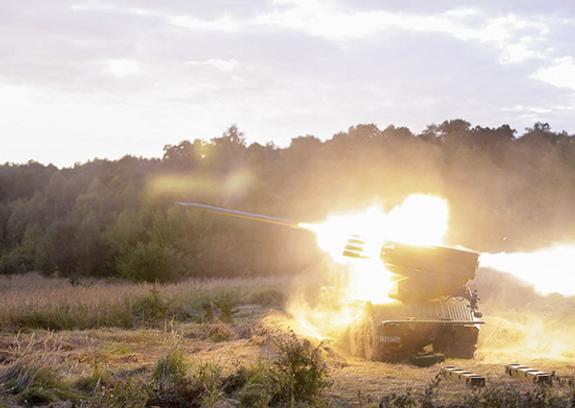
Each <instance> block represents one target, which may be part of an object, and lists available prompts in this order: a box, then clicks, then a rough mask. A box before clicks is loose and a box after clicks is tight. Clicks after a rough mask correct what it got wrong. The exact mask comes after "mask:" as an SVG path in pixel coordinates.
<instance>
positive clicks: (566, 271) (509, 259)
mask: <svg viewBox="0 0 575 408" xmlns="http://www.w3.org/2000/svg"><path fill="white" fill-rule="evenodd" d="M480 266H482V267H486V268H492V269H497V270H498V271H501V272H507V273H509V274H511V275H513V276H515V277H516V278H518V279H520V280H522V281H524V282H526V283H529V284H530V285H532V286H533V288H534V289H535V291H536V292H538V293H539V294H542V295H548V294H551V293H558V294H561V295H564V296H574V295H575V245H556V246H553V247H550V248H545V249H540V250H536V251H533V252H514V253H497V254H489V253H488V254H482V255H481V261H480Z"/></svg>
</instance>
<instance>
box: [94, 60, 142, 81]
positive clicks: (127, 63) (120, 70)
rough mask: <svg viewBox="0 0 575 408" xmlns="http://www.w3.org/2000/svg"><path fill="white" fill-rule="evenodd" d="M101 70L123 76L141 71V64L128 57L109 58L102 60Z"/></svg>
mask: <svg viewBox="0 0 575 408" xmlns="http://www.w3.org/2000/svg"><path fill="white" fill-rule="evenodd" d="M103 71H104V72H105V73H106V74H110V75H113V76H115V77H118V78H123V77H126V76H128V75H134V74H138V73H140V72H142V65H141V64H140V63H139V62H137V61H134V60H129V59H111V60H107V61H105V62H104V69H103Z"/></svg>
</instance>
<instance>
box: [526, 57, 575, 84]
mask: <svg viewBox="0 0 575 408" xmlns="http://www.w3.org/2000/svg"><path fill="white" fill-rule="evenodd" d="M531 77H532V78H534V79H538V80H540V81H543V82H546V83H548V84H551V85H553V86H557V87H561V88H569V89H571V90H573V91H575V58H573V57H571V56H569V57H563V58H559V59H557V60H555V61H554V63H553V64H552V65H550V66H547V67H544V68H540V69H539V70H537V71H536V72H535V73H534V74H533V75H531Z"/></svg>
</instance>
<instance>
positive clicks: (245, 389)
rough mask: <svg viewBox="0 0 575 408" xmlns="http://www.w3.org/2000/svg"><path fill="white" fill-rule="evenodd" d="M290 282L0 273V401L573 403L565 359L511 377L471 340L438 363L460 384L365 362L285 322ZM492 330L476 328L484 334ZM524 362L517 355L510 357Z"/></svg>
mask: <svg viewBox="0 0 575 408" xmlns="http://www.w3.org/2000/svg"><path fill="white" fill-rule="evenodd" d="M290 286H291V281H290V279H287V278H285V279H277V278H275V279H262V278H258V279H223V280H209V281H205V280H204V281H197V280H191V281H186V282H182V283H179V284H173V285H164V286H156V285H150V284H145V285H134V284H130V283H125V282H83V283H82V284H75V285H72V284H70V283H69V282H68V281H66V280H58V279H46V278H43V277H40V276H38V275H33V274H30V275H24V276H16V277H13V278H12V279H11V280H10V281H8V280H7V279H3V280H0V325H1V330H0V407H2V408H4V407H17V406H32V405H50V406H53V407H58V406H61V407H71V406H83V407H146V406H148V407H152V406H160V407H235V406H245V407H252V406H261V407H263V406H336V407H376V406H378V405H379V404H380V402H382V401H383V404H384V405H383V406H389V407H420V406H421V407H426V408H430V407H439V406H471V407H546V406H556V407H563V406H574V405H573V404H575V388H574V386H573V382H572V377H571V376H572V374H573V364H572V362H569V361H568V360H553V359H544V360H542V359H539V360H538V359H536V358H533V359H531V361H530V362H529V363H530V364H534V365H536V366H537V367H541V368H543V369H546V370H550V371H551V370H552V371H555V372H556V374H557V376H556V379H555V382H554V386H553V387H539V386H535V385H529V384H526V383H518V382H516V381H515V380H512V379H508V378H506V377H505V376H504V374H503V365H502V362H501V361H496V362H495V361H493V360H491V359H489V358H488V355H487V354H486V353H485V352H484V351H483V350H481V349H480V350H479V353H478V356H479V358H478V359H477V360H474V361H464V360H459V361H458V360H452V361H448V362H447V363H446V364H456V365H460V366H463V367H465V368H467V369H470V370H473V371H476V372H478V373H480V374H484V375H486V376H487V378H488V383H489V386H488V387H486V388H485V389H481V390H471V389H469V388H467V387H466V386H464V385H462V384H459V383H456V382H446V381H441V380H440V379H438V378H436V376H437V373H438V372H439V370H440V369H441V367H442V366H444V365H445V364H443V365H438V366H434V367H430V368H416V367H412V366H409V365H403V364H386V363H374V362H366V361H363V360H360V359H355V358H352V357H350V356H348V355H347V354H346V352H345V350H344V349H342V348H340V347H339V345H338V344H337V343H333V342H323V343H322V342H317V341H314V340H311V341H310V340H308V339H305V338H302V337H301V336H299V335H296V334H294V333H293V332H292V331H291V327H292V323H293V322H292V321H291V320H290V317H289V316H287V315H286V313H285V312H284V309H283V305H284V301H285V299H286V296H287V293H288V290H289V288H290ZM494 332H495V335H497V336H500V335H501V333H498V332H497V331H496V330H493V329H492V331H491V332H489V331H488V332H486V333H487V335H486V338H489V339H490V340H489V344H491V345H493V340H492V339H493V337H494V336H495V335H494V334H493V333H494ZM522 362H524V361H522Z"/></svg>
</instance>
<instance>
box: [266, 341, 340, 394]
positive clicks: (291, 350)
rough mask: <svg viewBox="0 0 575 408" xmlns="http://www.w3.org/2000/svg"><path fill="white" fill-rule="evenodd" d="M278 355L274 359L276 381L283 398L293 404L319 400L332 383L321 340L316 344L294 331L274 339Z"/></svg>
mask: <svg viewBox="0 0 575 408" xmlns="http://www.w3.org/2000/svg"><path fill="white" fill-rule="evenodd" d="M274 344H275V346H276V347H277V349H278V355H277V357H276V358H275V360H274V381H275V382H276V383H277V385H278V387H279V389H280V390H282V393H281V394H279V395H278V396H277V397H278V398H279V399H280V401H282V402H284V403H287V404H290V405H293V404H295V403H297V402H306V403H316V402H318V401H319V396H320V393H321V392H322V391H323V390H324V389H325V388H326V387H328V386H329V385H330V382H329V381H327V367H326V366H325V364H324V363H323V360H322V358H321V347H322V346H323V344H322V343H320V344H319V345H317V346H314V345H312V344H311V342H309V341H308V340H300V339H298V338H297V337H296V335H295V334H294V333H293V332H290V333H289V334H288V335H286V336H284V337H279V338H276V339H275V340H274Z"/></svg>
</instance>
